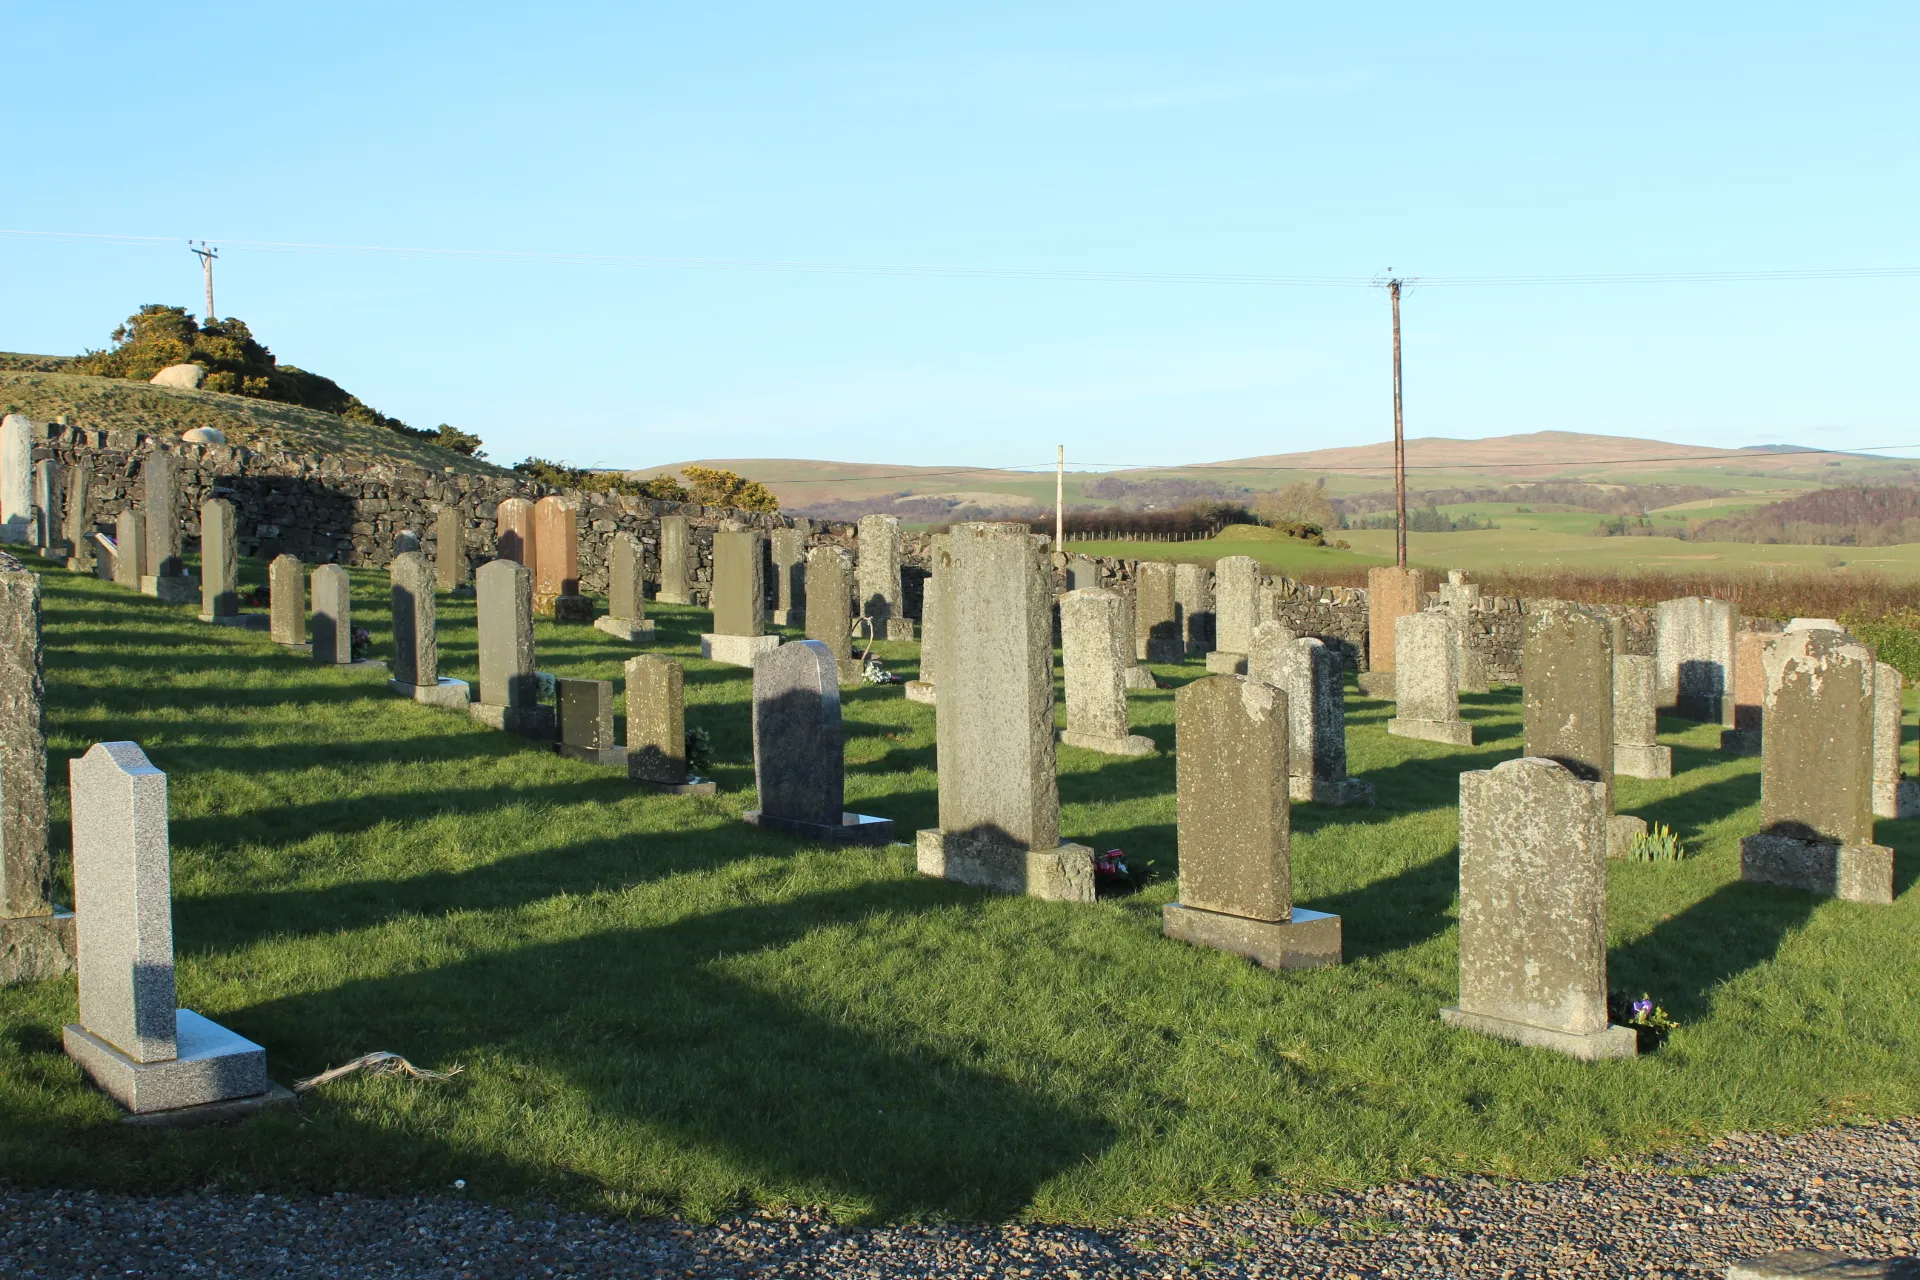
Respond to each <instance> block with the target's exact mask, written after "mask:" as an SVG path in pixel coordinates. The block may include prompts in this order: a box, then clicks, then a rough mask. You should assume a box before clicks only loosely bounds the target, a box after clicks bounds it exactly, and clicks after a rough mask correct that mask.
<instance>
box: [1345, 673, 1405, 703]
mask: <svg viewBox="0 0 1920 1280" xmlns="http://www.w3.org/2000/svg"><path fill="white" fill-rule="evenodd" d="M1395 678H1396V677H1395V676H1394V674H1393V672H1391V671H1362V672H1360V673H1359V674H1358V675H1356V676H1354V678H1353V682H1354V684H1356V685H1358V686H1359V688H1360V692H1362V693H1364V694H1366V695H1367V696H1368V697H1369V698H1380V699H1383V700H1385V701H1387V702H1392V701H1393V699H1394V680H1395Z"/></svg>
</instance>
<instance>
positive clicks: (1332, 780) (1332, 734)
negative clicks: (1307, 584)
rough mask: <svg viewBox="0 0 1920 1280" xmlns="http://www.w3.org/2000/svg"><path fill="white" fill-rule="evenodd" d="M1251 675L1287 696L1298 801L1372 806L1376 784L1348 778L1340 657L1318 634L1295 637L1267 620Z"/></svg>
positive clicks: (1251, 657) (1257, 635)
mask: <svg viewBox="0 0 1920 1280" xmlns="http://www.w3.org/2000/svg"><path fill="white" fill-rule="evenodd" d="M1247 678H1248V679H1250V680H1259V681H1262V682H1264V683H1266V684H1270V685H1272V686H1273V687H1274V688H1276V689H1279V690H1281V691H1282V692H1284V693H1285V694H1286V695H1287V719H1288V721H1289V723H1290V724H1291V726H1292V737H1291V739H1290V741H1289V743H1288V748H1287V761H1288V767H1289V768H1290V769H1291V770H1292V773H1291V775H1290V777H1291V785H1290V792H1291V794H1292V797H1293V799H1294V800H1296V801H1299V800H1311V801H1314V802H1315V803H1316V804H1330V805H1370V804H1372V803H1373V784H1372V783H1371V782H1366V781H1363V780H1361V779H1359V778H1350V777H1348V776H1347V691H1346V686H1345V684H1344V683H1343V682H1342V680H1341V663H1340V655H1339V654H1337V653H1335V652H1334V651H1333V650H1331V649H1329V648H1328V647H1327V646H1326V645H1325V644H1324V643H1322V642H1321V641H1319V640H1317V639H1315V638H1314V637H1312V636H1296V635H1294V634H1293V632H1292V631H1290V630H1288V628H1287V627H1286V625H1285V624H1284V623H1280V622H1263V623H1261V624H1260V625H1259V626H1257V627H1255V628H1254V629H1253V644H1252V648H1251V650H1250V652H1249V653H1248V654H1247Z"/></svg>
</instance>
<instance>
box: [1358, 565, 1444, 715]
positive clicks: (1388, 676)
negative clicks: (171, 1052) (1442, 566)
mask: <svg viewBox="0 0 1920 1280" xmlns="http://www.w3.org/2000/svg"><path fill="white" fill-rule="evenodd" d="M1426 607H1427V574H1426V571H1425V570H1424V569H1401V568H1398V567H1396V566H1394V565H1377V566H1375V567H1374V568H1371V569H1368V570H1367V670H1365V671H1362V672H1361V673H1360V675H1359V678H1358V682H1359V685H1360V691H1361V692H1362V693H1365V694H1366V695H1367V696H1368V697H1370V698H1391V697H1395V696H1396V691H1397V690H1398V688H1399V684H1398V682H1397V681H1396V679H1395V676H1396V674H1397V672H1398V670H1399V667H1398V658H1397V653H1398V648H1397V646H1398V644H1399V634H1400V633H1399V626H1400V619H1401V618H1404V617H1406V616H1408V615H1410V614H1417V613H1421V612H1424V611H1425V609H1426ZM1456 665H1457V664H1456ZM1454 679H1455V684H1456V685H1458V683H1459V673H1458V672H1457V671H1456V672H1455V677H1454ZM1454 692H1456V693H1458V692H1459V690H1458V688H1456V689H1455V690H1454Z"/></svg>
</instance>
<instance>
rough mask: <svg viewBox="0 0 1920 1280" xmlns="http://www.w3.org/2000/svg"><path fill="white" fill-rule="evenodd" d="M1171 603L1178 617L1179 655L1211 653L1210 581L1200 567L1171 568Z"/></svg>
mask: <svg viewBox="0 0 1920 1280" xmlns="http://www.w3.org/2000/svg"><path fill="white" fill-rule="evenodd" d="M1173 602H1174V605H1175V606H1176V608H1177V611H1178V613H1179V615H1180V644H1181V654H1182V656H1183V657H1187V658H1197V657H1200V656H1202V655H1204V654H1208V653H1211V652H1213V649H1214V643H1213V631H1214V627H1213V580H1212V575H1211V574H1210V573H1208V572H1207V566H1205V565H1203V564H1176V565H1174V566H1173Z"/></svg>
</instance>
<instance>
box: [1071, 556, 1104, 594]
mask: <svg viewBox="0 0 1920 1280" xmlns="http://www.w3.org/2000/svg"><path fill="white" fill-rule="evenodd" d="M1099 586H1100V566H1099V565H1097V564H1095V563H1094V562H1093V561H1091V560H1089V559H1087V557H1085V556H1069V557H1068V558H1067V590H1069V591H1092V590H1095V589H1096V588H1098V587H1099Z"/></svg>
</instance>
